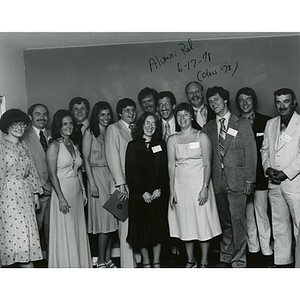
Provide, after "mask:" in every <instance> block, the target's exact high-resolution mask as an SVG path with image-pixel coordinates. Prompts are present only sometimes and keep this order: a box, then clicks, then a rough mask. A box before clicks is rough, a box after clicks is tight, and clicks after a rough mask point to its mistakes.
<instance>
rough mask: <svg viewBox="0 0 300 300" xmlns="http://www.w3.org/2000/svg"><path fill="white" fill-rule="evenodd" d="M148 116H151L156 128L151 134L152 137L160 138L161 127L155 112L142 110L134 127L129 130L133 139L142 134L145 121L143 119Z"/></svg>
mask: <svg viewBox="0 0 300 300" xmlns="http://www.w3.org/2000/svg"><path fill="white" fill-rule="evenodd" d="M148 116H153V117H154V120H155V125H156V129H155V132H154V134H153V136H152V138H155V139H161V138H162V129H161V122H160V121H159V119H158V117H157V115H156V114H154V113H152V112H149V111H146V112H144V113H143V114H142V115H141V116H140V117H139V119H138V120H137V122H136V124H135V127H134V128H133V129H132V131H131V135H132V138H133V139H134V140H135V139H141V138H142V137H143V134H144V130H143V126H144V123H145V120H146V119H147V117H148Z"/></svg>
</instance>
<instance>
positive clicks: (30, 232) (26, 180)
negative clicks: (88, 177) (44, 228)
mask: <svg viewBox="0 0 300 300" xmlns="http://www.w3.org/2000/svg"><path fill="white" fill-rule="evenodd" d="M28 123H29V119H28V116H27V115H26V114H25V113H24V112H22V111H21V110H19V109H10V110H8V111H6V112H5V113H4V114H3V116H2V117H1V120H0V129H1V131H2V132H4V133H6V135H5V136H4V137H2V138H0V265H2V266H9V265H13V264H15V263H19V266H20V267H27V268H28V267H34V265H33V261H36V260H41V259H43V256H42V251H41V245H40V240H39V231H38V227H37V222H36V216H35V209H39V206H40V203H39V196H38V194H42V193H43V190H42V187H41V183H40V180H39V177H38V173H37V170H36V168H35V165H34V162H33V159H32V157H31V154H30V151H29V148H28V146H27V144H26V143H25V142H22V141H21V138H22V136H23V134H24V131H25V128H26V126H27V125H28Z"/></svg>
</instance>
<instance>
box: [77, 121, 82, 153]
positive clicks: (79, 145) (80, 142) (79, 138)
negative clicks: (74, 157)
mask: <svg viewBox="0 0 300 300" xmlns="http://www.w3.org/2000/svg"><path fill="white" fill-rule="evenodd" d="M82 126H83V124H77V132H76V142H77V145H78V150H79V152H80V153H81V154H82V132H81V128H82Z"/></svg>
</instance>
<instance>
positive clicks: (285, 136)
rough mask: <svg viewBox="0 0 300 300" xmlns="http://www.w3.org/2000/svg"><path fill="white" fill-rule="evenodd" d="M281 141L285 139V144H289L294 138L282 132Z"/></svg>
mask: <svg viewBox="0 0 300 300" xmlns="http://www.w3.org/2000/svg"><path fill="white" fill-rule="evenodd" d="M280 138H281V139H283V140H284V141H285V142H287V143H288V142H289V141H290V140H291V138H292V137H290V136H289V135H287V134H286V133H284V132H282V133H281V137H280Z"/></svg>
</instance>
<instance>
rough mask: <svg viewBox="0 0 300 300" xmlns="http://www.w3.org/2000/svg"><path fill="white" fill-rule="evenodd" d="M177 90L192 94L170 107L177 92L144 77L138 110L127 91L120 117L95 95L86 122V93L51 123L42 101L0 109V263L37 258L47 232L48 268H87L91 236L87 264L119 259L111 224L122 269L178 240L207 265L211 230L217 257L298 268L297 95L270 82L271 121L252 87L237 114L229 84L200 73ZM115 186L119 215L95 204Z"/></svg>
mask: <svg viewBox="0 0 300 300" xmlns="http://www.w3.org/2000/svg"><path fill="white" fill-rule="evenodd" d="M185 94H186V97H187V100H188V101H185V102H181V103H179V104H178V105H176V99H175V96H174V94H173V93H172V92H170V91H163V92H160V93H158V92H157V91H155V90H154V89H152V88H148V87H146V88H144V89H143V90H141V91H140V93H139V94H138V101H139V103H140V105H141V107H142V109H143V112H142V113H141V114H140V117H139V118H137V106H136V102H135V101H134V100H132V99H129V98H124V99H121V100H119V101H118V102H117V105H116V113H117V116H118V118H119V120H118V121H117V122H115V123H114V122H113V112H112V108H111V106H110V104H109V103H108V102H106V101H99V102H97V103H96V104H95V105H94V107H93V108H92V110H91V115H90V119H89V120H88V115H89V112H90V105H89V102H88V100H87V99H84V98H81V97H76V98H73V99H72V100H71V101H70V103H69V110H66V109H59V110H58V111H57V112H56V113H55V114H54V116H53V121H52V124H51V131H50V130H48V129H47V128H46V126H47V122H48V118H49V111H48V108H47V106H46V105H44V104H42V103H37V104H34V105H32V106H31V107H30V108H29V109H28V113H27V114H26V113H24V112H22V111H21V110H19V109H10V110H8V111H6V112H5V113H4V114H3V115H2V117H1V119H0V129H1V131H2V132H3V133H4V136H3V137H2V138H0V170H1V172H0V263H1V266H3V267H4V266H13V265H14V264H18V265H19V266H20V267H33V266H34V265H33V261H38V260H41V259H43V253H42V248H41V242H40V236H43V239H44V240H45V243H46V250H47V251H46V257H45V255H44V258H46V259H47V260H48V267H52V268H69V267H77V268H88V267H92V266H93V264H92V259H91V250H90V244H89V237H88V233H89V234H93V235H97V240H98V260H97V262H96V264H95V266H96V267H97V268H116V266H115V264H114V262H113V260H112V259H111V244H112V236H113V233H114V232H116V231H118V235H119V241H120V266H121V267H122V268H130V267H136V266H137V261H136V256H137V254H139V255H141V257H142V267H144V268H151V267H154V268H160V267H161V256H162V250H164V251H163V252H164V253H167V254H168V253H169V254H170V253H176V252H177V251H178V248H180V247H181V246H180V245H184V247H183V248H182V247H181V248H180V249H181V250H180V251H182V249H184V250H185V255H186V263H185V267H186V268H197V267H201V268H206V267H209V260H208V258H209V249H210V241H211V240H212V239H213V238H215V237H219V241H220V247H219V248H220V249H219V251H220V261H219V263H218V264H217V265H216V267H225V268H231V267H233V268H244V267H246V266H247V259H246V254H247V251H248V253H249V254H248V255H253V257H255V256H256V255H258V254H259V253H260V255H262V256H263V257H264V259H265V261H266V262H268V264H269V266H273V267H283V266H288V267H289V266H293V262H294V258H296V267H297V266H298V264H299V261H298V257H299V255H300V250H299V249H298V247H297V246H298V244H299V241H298V229H299V222H300V176H299V174H300V150H299V149H300V115H299V114H298V113H297V112H296V111H295V107H296V96H295V94H294V92H293V91H292V90H291V89H288V88H282V89H279V90H277V91H275V92H274V104H275V107H276V109H277V111H278V116H277V117H275V118H270V117H268V116H264V115H261V114H260V113H258V112H257V111H256V105H257V96H256V93H255V91H254V90H253V89H252V88H249V87H243V88H241V89H240V90H239V91H238V92H237V94H236V97H235V101H236V104H237V106H238V107H239V108H240V110H241V114H240V115H239V116H237V115H235V114H233V113H232V112H231V111H230V109H229V102H230V95H229V91H228V90H226V89H224V88H223V87H219V86H213V87H210V88H208V89H207V91H206V93H205V91H204V88H203V86H202V85H201V84H200V83H199V82H189V83H188V84H187V85H186V87H185ZM205 98H206V101H207V104H206V103H205V101H204V99H205ZM115 190H118V191H119V196H118V197H119V199H120V200H121V201H128V211H129V215H128V218H127V219H126V220H125V221H121V220H118V219H117V218H116V217H115V216H114V215H113V214H111V213H110V212H109V211H108V210H106V209H105V208H104V207H103V205H104V204H105V202H106V201H107V200H108V199H109V197H110V195H112V194H113V193H114V191H115ZM269 203H270V206H269ZM85 207H86V209H85ZM270 217H271V219H270ZM271 224H272V225H271ZM271 229H272V230H271ZM293 235H294V237H295V243H294V238H293ZM272 239H273V241H274V246H273V245H272V244H271V240H272ZM178 241H179V242H178ZM196 243H199V246H200V250H201V255H200V261H198V260H197V259H196V257H197V255H195V249H194V246H195V244H196ZM294 245H296V247H295V248H294ZM273 252H274V253H273Z"/></svg>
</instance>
